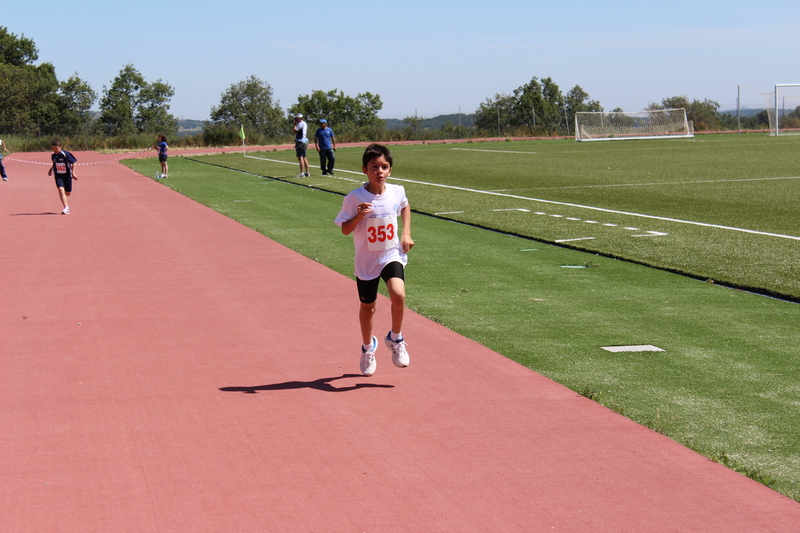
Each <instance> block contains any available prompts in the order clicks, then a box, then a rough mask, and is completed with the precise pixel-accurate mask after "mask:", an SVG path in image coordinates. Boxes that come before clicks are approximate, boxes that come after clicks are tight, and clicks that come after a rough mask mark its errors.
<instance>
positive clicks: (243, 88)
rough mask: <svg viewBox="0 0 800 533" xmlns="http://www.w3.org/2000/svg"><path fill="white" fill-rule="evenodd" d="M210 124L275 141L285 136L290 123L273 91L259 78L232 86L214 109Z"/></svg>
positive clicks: (254, 77) (252, 78) (212, 109)
mask: <svg viewBox="0 0 800 533" xmlns="http://www.w3.org/2000/svg"><path fill="white" fill-rule="evenodd" d="M211 121H212V122H213V123H214V124H215V125H217V126H224V127H227V128H228V129H231V130H232V129H235V130H236V132H237V133H238V130H239V125H244V127H245V130H247V131H252V132H256V133H260V134H262V135H265V136H267V137H270V138H276V137H278V136H279V135H281V134H282V133H285V130H286V128H287V122H286V121H285V120H284V118H283V112H282V111H281V108H280V103H279V102H278V101H273V95H272V87H270V86H269V84H268V83H266V82H264V81H261V80H260V79H259V78H258V77H256V76H250V77H249V78H247V79H246V80H244V81H240V82H239V83H235V84H233V85H231V86H230V87H229V88H228V89H227V90H226V91H225V92H224V93H222V96H221V98H220V103H219V105H218V106H215V107H212V108H211Z"/></svg>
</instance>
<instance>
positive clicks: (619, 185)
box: [518, 176, 800, 191]
mask: <svg viewBox="0 0 800 533" xmlns="http://www.w3.org/2000/svg"><path fill="white" fill-rule="evenodd" d="M798 179H800V176H785V177H776V178H740V179H731V180H698V181H671V182H664V183H611V184H608V185H568V186H566V187H532V189H533V190H536V191H557V190H561V189H599V188H603V187H652V186H654V185H655V186H661V185H694V184H697V183H733V182H740V181H771V180H798ZM518 190H519V189H518Z"/></svg>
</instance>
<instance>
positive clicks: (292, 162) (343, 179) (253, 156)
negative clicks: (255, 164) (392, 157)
mask: <svg viewBox="0 0 800 533" xmlns="http://www.w3.org/2000/svg"><path fill="white" fill-rule="evenodd" d="M244 157H249V158H250V159H260V160H262V161H269V162H270V163H283V164H284V165H296V164H297V162H296V161H281V160H280V159H268V158H266V157H258V156H255V155H247V154H245V156H244ZM308 166H309V168H319V167H318V166H316V165H308ZM334 170H336V172H346V173H348V174H361V172H354V171H352V170H342V169H340V168H337V169H334ZM362 175H363V174H362ZM330 177H331V178H333V179H337V180H342V181H352V182H355V183H361V181H359V180H351V179H348V178H341V177H339V176H335V175H334V176H330Z"/></svg>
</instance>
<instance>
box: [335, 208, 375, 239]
mask: <svg viewBox="0 0 800 533" xmlns="http://www.w3.org/2000/svg"><path fill="white" fill-rule="evenodd" d="M371 207H372V204H368V203H363V204H358V212H357V213H356V216H354V217H353V218H351V219H350V220H346V221H344V222H342V233H344V234H345V235H350V234H351V233H353V230H354V229H356V226H358V224H359V223H360V222H361V221H362V220H364V217H365V216H367V214H369V213H372V209H371Z"/></svg>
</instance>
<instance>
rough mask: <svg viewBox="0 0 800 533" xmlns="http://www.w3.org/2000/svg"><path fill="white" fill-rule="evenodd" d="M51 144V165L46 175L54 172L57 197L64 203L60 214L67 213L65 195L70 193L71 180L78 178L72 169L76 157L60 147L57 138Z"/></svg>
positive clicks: (67, 207)
mask: <svg viewBox="0 0 800 533" xmlns="http://www.w3.org/2000/svg"><path fill="white" fill-rule="evenodd" d="M52 146H53V153H52V154H50V158H51V159H52V160H53V166H52V167H50V170H48V171H47V175H48V176H52V175H53V172H55V176H56V187H58V197H59V199H60V200H61V203H62V204H63V205H64V210H63V211H61V214H62V215H69V206H68V205H67V196H69V195H70V194H72V180H77V179H78V176H76V175H75V174H74V172H73V169H72V168H73V166H74V165H75V162H76V161H77V159H75V156H74V155H72V154H71V153H69V152H67V151H66V150H62V149H61V141H59V140H58V139H55V140H54V141H53V142H52Z"/></svg>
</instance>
